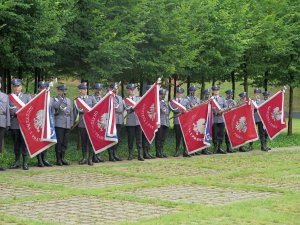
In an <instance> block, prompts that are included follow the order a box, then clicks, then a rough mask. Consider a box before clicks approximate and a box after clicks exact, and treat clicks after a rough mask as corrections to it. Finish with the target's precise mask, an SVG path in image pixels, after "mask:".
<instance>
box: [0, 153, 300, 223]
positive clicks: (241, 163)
mask: <svg viewBox="0 0 300 225" xmlns="http://www.w3.org/2000/svg"><path fill="white" fill-rule="evenodd" d="M299 160H300V151H299V150H287V151H277V152H272V151H271V152H269V153H264V152H260V151H254V152H251V153H239V154H231V155H225V156H224V155H212V156H199V157H193V158H189V159H182V158H179V159H166V160H151V161H148V162H136V161H133V162H123V163H104V164H98V165H96V166H94V167H88V166H73V167H65V168H63V169H62V168H52V169H43V170H29V171H28V172H26V173H17V172H12V171H9V172H6V173H1V176H0V183H7V184H9V185H13V186H18V187H31V188H37V189H44V190H50V191H52V193H51V192H50V193H49V194H45V195H39V196H34V197H23V198H16V199H4V200H1V202H0V206H1V205H5V204H15V203H22V202H26V201H29V200H30V201H46V200H50V199H61V198H67V197H70V196H93V197H99V198H108V199H116V200H126V201H131V202H141V203H148V204H153V205H161V206H166V207H170V208H174V209H176V212H175V213H172V214H170V215H165V216H161V217H159V218H151V219H144V220H140V221H138V222H132V221H128V222H125V223H124V224H143V225H144V224H149V225H150V224H299V221H300V191H299V190H298V191H297V190H292V189H289V188H272V187H268V186H266V185H265V184H264V182H263V181H268V182H270V183H281V184H294V185H300V179H299V174H300V169H299ZM120 167H122V168H127V170H126V171H123V170H119V168H120ZM154 168H155V170H158V171H161V173H151V169H154ZM170 168H177V170H178V171H182V170H184V169H187V168H188V169H189V170H199V171H202V170H207V169H211V170H214V171H216V173H214V174H209V175H205V174H199V175H198V176H192V177H189V176H182V177H178V176H176V173H173V175H167V174H164V171H165V170H168V169H169V170H170ZM137 171H138V172H137ZM149 171H150V172H149ZM71 172H72V173H73V172H74V173H83V172H96V173H104V174H111V175H116V174H118V175H122V176H128V177H139V178H146V179H147V182H146V183H132V184H125V185H122V186H116V187H112V188H105V187H104V188H90V189H84V192H83V190H82V189H79V188H74V187H68V186H64V185H63V184H62V185H55V184H43V183H40V182H37V181H24V180H21V179H17V178H18V176H32V175H36V174H49V173H71ZM291 175H298V177H297V176H291ZM11 178H14V179H11ZM236 179H238V180H239V181H238V182H236ZM226 180H230V181H232V182H226ZM249 180H250V181H253V182H249ZM243 181H245V182H243ZM176 184H185V185H200V186H210V187H219V188H226V189H231V190H232V191H233V192H234V190H244V191H259V192H271V193H276V194H278V195H277V196H275V197H270V198H261V199H250V200H243V201H236V202H233V203H229V204H225V205H220V206H211V205H207V204H202V203H201V202H198V203H197V204H189V203H182V202H172V201H168V200H162V199H150V198H147V197H141V196H140V197H137V196H133V195H124V194H121V193H120V192H121V191H129V190H140V189H142V188H147V187H161V186H169V185H176ZM99 210H101V206H99ZM8 222H11V223H16V224H45V223H42V222H41V221H35V220H31V219H29V218H20V217H12V216H9V215H7V214H5V213H3V214H0V224H7V223H8ZM48 224H52V223H51V222H50V221H49V223H48Z"/></svg>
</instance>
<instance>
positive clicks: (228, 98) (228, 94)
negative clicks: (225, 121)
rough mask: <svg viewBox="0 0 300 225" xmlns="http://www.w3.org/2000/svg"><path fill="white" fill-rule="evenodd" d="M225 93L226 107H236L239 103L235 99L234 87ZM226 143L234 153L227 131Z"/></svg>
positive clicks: (229, 150)
mask: <svg viewBox="0 0 300 225" xmlns="http://www.w3.org/2000/svg"><path fill="white" fill-rule="evenodd" d="M225 94H226V99H225V107H226V108H227V109H230V108H232V107H235V106H236V105H237V103H236V101H235V100H233V94H234V91H233V90H232V89H230V90H227V91H225ZM225 143H226V147H227V148H226V151H227V152H228V153H234V152H235V151H234V150H233V149H232V148H231V145H230V142H229V137H228V134H227V132H225Z"/></svg>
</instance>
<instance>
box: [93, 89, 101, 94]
mask: <svg viewBox="0 0 300 225" xmlns="http://www.w3.org/2000/svg"><path fill="white" fill-rule="evenodd" d="M94 94H95V95H101V94H102V89H95V90H94Z"/></svg>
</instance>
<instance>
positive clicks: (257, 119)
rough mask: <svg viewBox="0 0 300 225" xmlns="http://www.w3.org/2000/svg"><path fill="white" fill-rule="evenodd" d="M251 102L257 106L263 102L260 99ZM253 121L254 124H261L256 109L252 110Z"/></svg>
mask: <svg viewBox="0 0 300 225" xmlns="http://www.w3.org/2000/svg"><path fill="white" fill-rule="evenodd" d="M252 101H253V102H254V103H256V105H257V106H259V105H261V104H263V102H264V100H261V99H256V100H255V99H252ZM254 119H255V123H258V122H261V119H260V117H259V115H258V113H257V109H254Z"/></svg>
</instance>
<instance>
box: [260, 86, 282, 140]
mask: <svg viewBox="0 0 300 225" xmlns="http://www.w3.org/2000/svg"><path fill="white" fill-rule="evenodd" d="M257 112H258V114H259V116H260V118H261V120H262V122H263V124H264V127H265V128H266V131H267V133H268V135H269V137H270V139H274V138H275V137H276V136H277V135H278V134H279V133H280V132H281V131H283V130H284V129H285V128H286V118H285V114H284V92H283V91H279V92H277V93H276V94H275V95H274V96H272V97H271V98H269V99H268V100H267V101H266V102H264V103H263V104H261V105H260V106H259V107H258V109H257Z"/></svg>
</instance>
